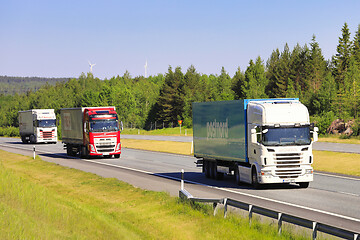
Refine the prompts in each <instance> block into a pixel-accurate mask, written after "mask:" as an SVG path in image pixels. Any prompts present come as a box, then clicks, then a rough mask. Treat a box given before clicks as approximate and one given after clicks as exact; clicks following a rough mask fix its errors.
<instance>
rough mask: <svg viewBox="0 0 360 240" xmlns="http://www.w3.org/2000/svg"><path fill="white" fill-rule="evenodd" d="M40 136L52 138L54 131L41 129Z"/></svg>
mask: <svg viewBox="0 0 360 240" xmlns="http://www.w3.org/2000/svg"><path fill="white" fill-rule="evenodd" d="M40 137H42V138H53V137H55V132H54V131H47V132H45V131H42V132H40Z"/></svg>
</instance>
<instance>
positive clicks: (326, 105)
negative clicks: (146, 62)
mask: <svg viewBox="0 0 360 240" xmlns="http://www.w3.org/2000/svg"><path fill="white" fill-rule="evenodd" d="M283 97H297V98H299V99H300V101H301V102H302V103H304V104H305V105H306V106H307V107H308V109H309V112H310V115H311V120H312V121H314V122H315V123H316V124H317V126H318V127H319V129H320V133H322V134H323V133H325V131H326V128H327V127H328V126H329V125H330V124H331V122H332V121H333V120H334V119H336V118H340V119H346V120H349V119H355V124H356V126H354V129H355V131H354V135H359V133H360V132H359V127H358V126H359V124H360V122H359V121H358V120H357V119H358V116H359V111H360V24H359V26H358V28H357V31H356V32H355V35H354V37H353V38H351V33H350V30H349V28H348V25H347V24H346V23H345V24H344V25H343V27H342V29H341V34H340V37H339V41H338V45H337V48H336V54H335V55H334V56H332V58H331V59H328V60H326V59H325V58H324V56H323V54H322V50H321V48H320V46H319V43H318V42H317V41H316V37H315V35H313V37H312V39H311V41H310V43H308V44H305V45H304V46H300V45H299V44H297V45H296V46H295V47H294V48H293V49H290V48H289V46H288V44H285V46H284V47H283V49H281V50H279V48H277V49H275V50H273V52H272V53H271V55H270V57H269V58H268V59H267V60H266V61H265V60H264V59H261V58H260V57H257V58H256V59H251V60H250V61H249V64H248V66H247V68H246V69H245V71H243V70H242V69H240V67H239V68H238V69H237V71H236V73H235V74H234V76H232V77H231V76H229V74H228V73H227V72H226V70H225V68H224V67H222V68H221V70H220V73H219V74H210V75H206V74H201V73H198V72H197V71H196V69H195V66H193V65H191V66H190V67H188V69H187V70H186V71H184V70H183V69H181V67H175V68H172V67H171V66H169V68H168V71H167V72H166V73H165V74H158V75H155V76H150V77H147V78H144V77H143V76H138V77H132V76H131V75H130V73H129V72H127V71H126V72H125V74H124V75H123V76H114V77H112V78H111V79H105V80H100V79H98V78H95V77H94V76H93V75H92V74H91V73H87V74H84V73H82V74H81V75H80V76H79V77H78V78H73V79H70V80H68V81H59V82H56V83H55V84H54V85H50V84H45V85H43V86H42V87H40V88H39V89H38V90H36V91H35V90H28V91H27V92H26V93H20V94H19V93H14V94H13V95H6V94H1V95H0V112H1V114H0V127H10V126H11V127H18V111H20V110H27V109H35V108H53V109H55V111H56V113H57V114H59V112H60V109H61V108H70V107H87V106H106V105H107V106H109V105H111V106H116V108H117V112H118V114H119V118H120V119H121V120H122V121H123V123H124V124H125V126H128V127H133V128H134V127H136V128H144V129H153V128H155V126H156V127H157V128H161V127H171V126H177V120H179V119H181V120H183V126H185V127H191V125H192V105H191V103H192V102H198V101H220V100H234V99H244V98H250V99H251V98H283Z"/></svg>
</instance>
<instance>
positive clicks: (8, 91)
mask: <svg viewBox="0 0 360 240" xmlns="http://www.w3.org/2000/svg"><path fill="white" fill-rule="evenodd" d="M69 79H70V78H41V77H9V76H0V94H3V95H13V94H15V93H18V94H22V93H26V92H27V91H30V90H32V91H37V90H39V89H40V87H42V86H43V85H45V84H50V85H55V83H57V82H66V81H68V80H69Z"/></svg>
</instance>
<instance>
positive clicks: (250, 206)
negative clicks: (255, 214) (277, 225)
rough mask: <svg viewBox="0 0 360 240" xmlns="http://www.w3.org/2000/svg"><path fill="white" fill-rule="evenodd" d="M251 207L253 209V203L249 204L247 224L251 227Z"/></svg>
mask: <svg viewBox="0 0 360 240" xmlns="http://www.w3.org/2000/svg"><path fill="white" fill-rule="evenodd" d="M252 209H253V205H249V224H250V227H251V220H252Z"/></svg>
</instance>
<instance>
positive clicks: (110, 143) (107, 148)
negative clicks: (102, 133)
mask: <svg viewBox="0 0 360 240" xmlns="http://www.w3.org/2000/svg"><path fill="white" fill-rule="evenodd" d="M115 146H116V138H100V139H96V140H95V147H96V150H97V152H98V153H108V152H114V151H115Z"/></svg>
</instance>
